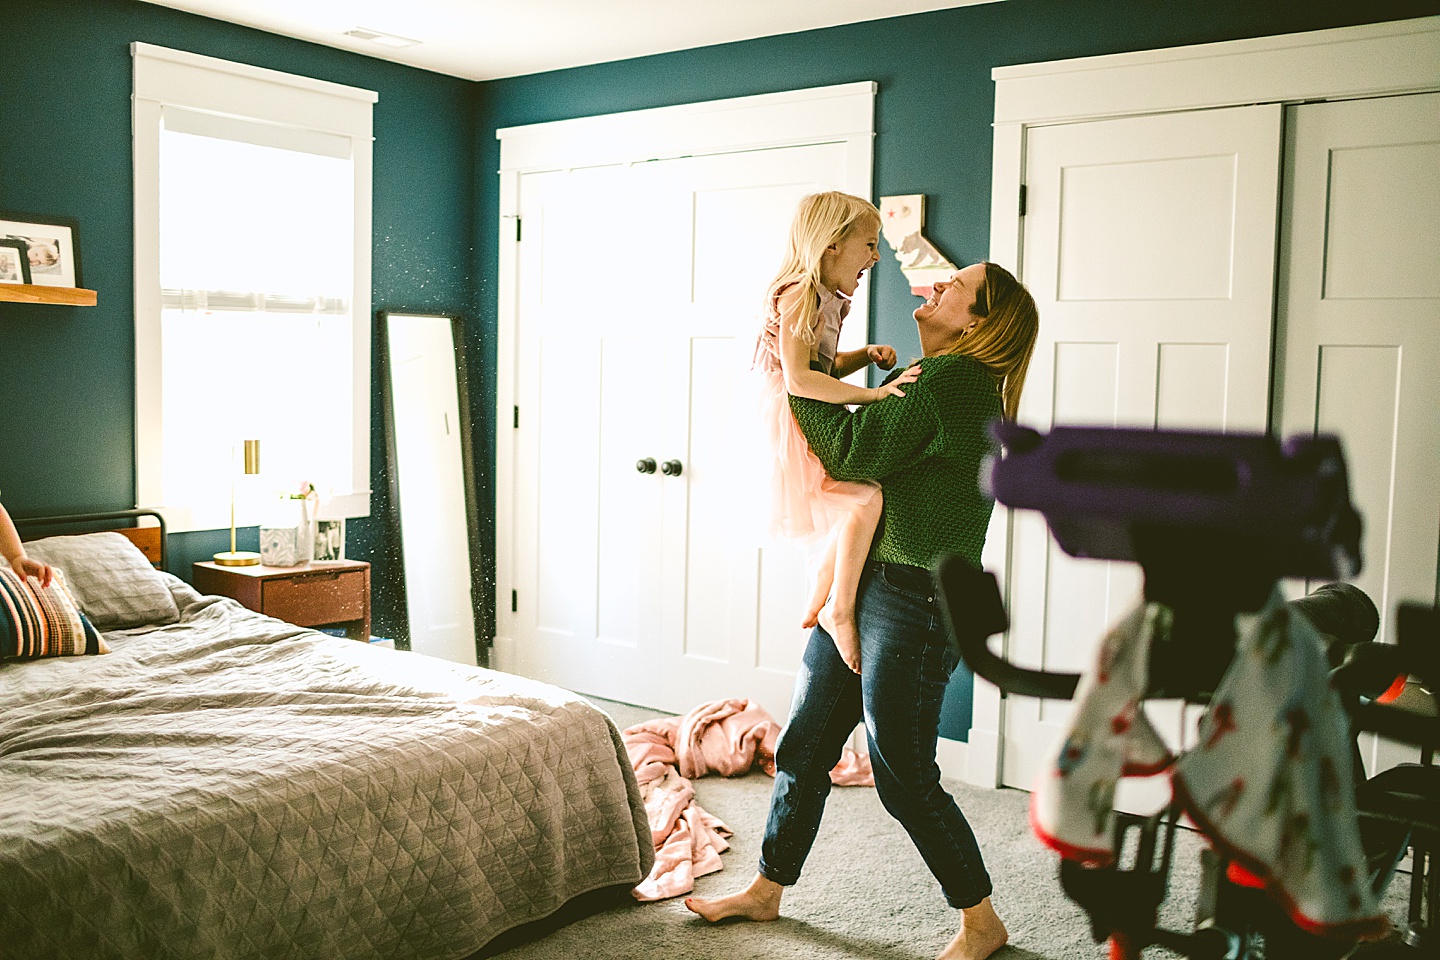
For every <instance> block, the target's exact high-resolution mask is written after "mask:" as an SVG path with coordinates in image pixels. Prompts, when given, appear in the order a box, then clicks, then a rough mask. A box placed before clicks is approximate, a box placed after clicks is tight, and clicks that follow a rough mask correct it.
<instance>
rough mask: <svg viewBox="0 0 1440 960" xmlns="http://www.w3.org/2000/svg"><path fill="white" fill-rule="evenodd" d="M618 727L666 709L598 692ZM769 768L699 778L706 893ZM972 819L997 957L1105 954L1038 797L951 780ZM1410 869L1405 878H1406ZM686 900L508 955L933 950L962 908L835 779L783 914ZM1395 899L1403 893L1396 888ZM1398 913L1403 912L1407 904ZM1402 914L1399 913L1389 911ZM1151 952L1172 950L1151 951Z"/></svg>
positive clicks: (1184, 840) (735, 855)
mask: <svg viewBox="0 0 1440 960" xmlns="http://www.w3.org/2000/svg"><path fill="white" fill-rule="evenodd" d="M596 702H597V705H599V706H600V707H601V708H602V709H604V710H605V711H606V712H607V713H609V714H610V715H611V716H612V717H613V718H614V719H615V721H616V723H617V725H618V726H620V728H621V729H624V728H625V727H626V726H628V725H630V724H633V723H638V722H640V721H641V720H647V719H650V718H652V717H656V716H661V714H658V713H655V712H654V711H649V710H641V709H639V708H635V707H629V706H626V705H624V704H616V703H612V702H609V701H596ZM771 782H772V781H771V780H770V778H769V777H767V776H765V775H764V774H758V773H757V774H750V775H748V776H745V777H737V778H735V779H731V780H726V779H723V778H719V777H705V778H701V779H699V780H697V781H695V790H696V797H697V799H698V801H699V802H700V804H701V806H703V807H704V808H705V809H706V810H709V811H710V812H711V813H713V814H715V815H716V816H718V817H720V818H721V819H722V820H724V821H725V822H726V823H727V824H728V825H729V826H730V828H731V829H732V830H734V831H735V835H734V837H732V838H731V841H730V843H731V847H730V850H729V852H727V853H726V854H725V855H724V860H725V869H724V870H722V871H720V872H719V873H715V874H711V875H710V876H707V877H701V878H700V879H699V880H698V881H696V884H695V895H696V896H702V897H704V896H718V895H723V894H726V893H730V892H732V891H733V890H735V889H736V888H737V887H740V886H743V885H744V884H745V883H747V882H749V880H750V878H751V877H752V876H753V875H754V872H755V863H756V860H757V857H758V855H759V847H760V836H761V832H762V830H763V828H764V824H765V816H766V811H767V808H768V804H769V799H770V785H771ZM946 786H947V787H948V788H949V790H950V791H951V793H953V794H954V796H955V798H956V800H957V801H958V802H959V804H960V807H961V809H962V810H964V811H965V815H966V817H967V818H968V819H969V820H970V823H971V825H972V826H973V828H974V830H975V833H976V835H977V836H978V837H979V840H980V847H981V849H982V850H983V851H984V854H985V860H986V865H987V867H988V868H989V870H990V874H991V877H992V878H993V880H994V884H995V893H994V903H995V906H996V909H997V910H998V911H999V912H1000V915H1001V916H1002V917H1003V918H1004V920H1005V923H1006V925H1007V926H1008V927H1009V929H1010V946H1009V947H1007V948H1005V949H1004V950H1002V951H1001V952H1000V953H999V954H997V955H996V956H997V958H998V960H1039V958H1043V960H1068V958H1072V957H1073V958H1086V960H1097V958H1101V957H1104V956H1105V955H1106V952H1105V947H1104V946H1097V945H1096V944H1095V943H1094V942H1093V941H1091V939H1090V936H1089V928H1088V925H1087V923H1086V920H1085V916H1084V913H1083V912H1082V911H1081V910H1080V909H1079V908H1078V907H1076V906H1075V905H1074V904H1073V903H1071V902H1070V901H1069V900H1068V899H1066V897H1065V895H1064V894H1063V893H1062V892H1061V890H1060V887H1059V882H1058V880H1057V877H1056V858H1055V856H1054V855H1052V854H1051V853H1050V852H1049V851H1048V850H1046V849H1044V848H1043V847H1041V846H1040V844H1039V843H1038V842H1037V841H1036V840H1035V839H1034V837H1033V836H1032V835H1031V833H1030V830H1029V826H1028V822H1027V819H1026V805H1027V803H1028V800H1029V794H1027V793H1024V792H1022V791H1018V790H982V789H978V788H975V787H971V786H968V785H966V784H962V783H953V782H947V783H946ZM1200 847H1201V843H1200V841H1199V840H1198V838H1196V837H1195V836H1193V835H1191V834H1189V833H1186V834H1184V835H1182V836H1181V837H1180V840H1179V841H1178V842H1177V845H1176V855H1175V869H1174V871H1173V872H1172V877H1171V888H1170V895H1169V897H1168V898H1167V900H1166V902H1165V904H1164V908H1163V912H1162V917H1161V919H1162V925H1163V926H1165V927H1168V928H1170V929H1180V930H1187V929H1189V928H1190V926H1191V921H1192V918H1193V916H1194V911H1195V897H1196V892H1197V887H1198V867H1197V864H1198V856H1199V850H1200ZM1407 881H1408V878H1403V877H1402V878H1401V883H1399V884H1397V886H1401V887H1403V886H1405V885H1406V882H1407ZM682 900H683V898H682V897H677V898H675V899H673V900H667V901H661V902H659V903H648V904H637V903H630V902H625V903H622V904H621V905H619V906H616V907H612V908H610V909H606V910H603V911H601V912H599V913H596V914H594V915H592V916H588V917H585V918H583V919H580V920H578V921H576V922H574V923H571V924H569V925H567V926H564V927H561V928H560V929H558V930H554V931H553V932H548V933H546V934H545V935H544V936H541V937H540V938H539V939H536V940H534V941H532V942H528V943H523V944H521V945H519V946H515V947H512V948H511V949H508V950H506V951H504V952H503V953H499V954H498V956H499V957H500V958H502V960H576V958H587V960H590V958H596V960H607V958H615V960H629V958H636V960H639V958H646V960H650V958H657V957H665V958H679V960H752V958H753V960H761V958H764V960H850V958H869V960H931V958H933V957H934V956H935V954H936V953H938V952H939V951H940V949H941V948H942V947H944V945H945V944H946V943H948V942H949V940H950V938H951V937H952V936H954V933H955V930H956V928H957V926H956V925H957V923H958V914H957V913H956V912H955V911H954V910H951V909H950V908H949V907H948V906H947V905H946V903H945V900H944V898H943V897H942V896H941V894H940V888H939V885H938V884H936V882H935V880H934V878H933V877H931V875H930V872H929V871H928V870H927V869H926V868H925V865H924V863H923V862H922V861H921V859H920V855H919V854H918V853H917V852H916V851H915V847H914V846H913V845H912V844H911V843H910V840H909V838H908V837H907V836H906V835H905V832H904V830H902V829H901V827H900V825H899V824H898V823H896V822H895V820H893V819H892V818H891V817H890V816H889V814H887V813H886V812H885V810H884V809H883V808H882V807H881V805H880V801H879V799H878V798H877V797H876V795H875V791H874V790H873V789H871V788H868V787H837V788H835V790H834V791H833V792H832V793H831V795H830V802H829V804H828V806H827V807H826V813H825V821H824V823H823V824H822V826H821V828H820V836H819V838H818V840H817V842H816V844H815V848H814V851H813V852H812V854H811V856H810V859H809V860H808V861H807V863H806V868H805V874H804V876H802V877H801V879H800V882H799V883H798V884H797V885H795V886H794V887H792V888H791V889H790V890H788V891H787V892H786V895H785V902H784V904H783V906H782V907H781V912H782V917H781V919H780V920H777V921H775V922H773V923H766V924H755V923H746V922H742V921H726V922H722V923H719V924H713V925H712V924H709V923H707V922H705V921H704V920H701V919H700V918H699V917H696V916H695V915H694V914H692V913H690V912H689V911H688V910H686V909H685V906H684V904H683V903H682ZM1391 901H1392V902H1391V906H1396V905H1397V904H1398V894H1397V893H1395V892H1394V891H1392V895H1391ZM1398 909H1399V910H1400V912H1399V913H1398V914H1395V915H1396V916H1397V917H1403V905H1399V907H1398ZM1392 912H1393V911H1392ZM1145 955H1146V957H1147V958H1148V957H1155V958H1163V957H1173V956H1175V954H1173V953H1171V952H1169V951H1166V950H1163V949H1160V948H1151V949H1150V950H1147V951H1146V953H1145Z"/></svg>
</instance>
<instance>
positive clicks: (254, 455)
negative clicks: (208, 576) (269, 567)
mask: <svg viewBox="0 0 1440 960" xmlns="http://www.w3.org/2000/svg"><path fill="white" fill-rule="evenodd" d="M245 472H246V473H247V474H249V475H251V476H253V475H255V474H257V473H259V472H260V441H259V440H246V441H245ZM215 562H216V563H218V564H220V566H222V567H252V566H255V565H256V564H258V563H259V562H260V554H258V553H251V552H250V551H249V550H236V549H235V451H234V450H233V448H232V450H231V451H230V549H229V550H228V551H226V552H223V553H217V554H215Z"/></svg>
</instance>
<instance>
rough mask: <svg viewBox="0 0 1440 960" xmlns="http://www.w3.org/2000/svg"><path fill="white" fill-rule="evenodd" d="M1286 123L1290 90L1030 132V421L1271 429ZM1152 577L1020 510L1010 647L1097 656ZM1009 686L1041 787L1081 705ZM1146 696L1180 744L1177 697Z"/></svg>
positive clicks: (1019, 764)
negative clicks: (1274, 102) (1269, 99)
mask: <svg viewBox="0 0 1440 960" xmlns="http://www.w3.org/2000/svg"><path fill="white" fill-rule="evenodd" d="M1280 134H1281V110H1280V107H1279V106H1259V107H1241V108H1233V109H1227V110H1211V111H1196V112H1192V113H1181V114H1165V115H1157V116H1144V117H1133V118H1125V119H1118V120H1104V121H1097V122H1091V123H1079V124H1068V125H1059V126H1053V127H1039V128H1034V129H1032V130H1031V131H1030V132H1029V134H1028V136H1027V140H1026V144H1025V151H1026V160H1025V184H1026V191H1027V199H1028V204H1029V211H1028V213H1027V215H1026V218H1025V221H1024V236H1025V247H1024V259H1023V274H1024V280H1025V282H1026V284H1027V285H1028V286H1029V288H1030V290H1031V291H1032V293H1033V294H1034V295H1035V298H1036V301H1037V304H1038V306H1039V309H1040V340H1039V344H1038V346H1037V348H1036V352H1035V356H1034V359H1033V361H1032V363H1031V367H1030V372H1029V376H1028V378H1027V381H1026V386H1025V396H1024V399H1023V401H1022V404H1021V413H1020V419H1021V421H1022V422H1024V423H1026V424H1028V425H1030V426H1034V427H1037V428H1040V429H1042V430H1043V429H1048V428H1049V427H1050V426H1051V425H1053V424H1099V425H1122V426H1141V427H1162V428H1206V429H1218V430H1264V429H1265V426H1266V414H1267V407H1268V403H1269V392H1268V382H1269V374H1270V356H1271V353H1270V342H1271V321H1272V313H1273V311H1272V308H1273V298H1272V290H1273V271H1274V264H1275V242H1276V240H1275V234H1276V217H1277V206H1278V197H1277V171H1278V169H1279V163H1280ZM1141 587H1142V583H1141V576H1140V570H1139V568H1138V567H1137V566H1135V565H1134V564H1121V563H1109V562H1102V561H1096V560H1076V559H1073V558H1071V557H1069V556H1066V555H1065V554H1064V553H1063V552H1062V551H1061V550H1060V549H1059V547H1057V546H1056V545H1055V543H1054V540H1053V539H1052V538H1051V537H1050V534H1049V530H1048V528H1047V527H1046V524H1045V520H1044V517H1042V516H1041V515H1039V514H1035V513H1031V512H1028V511H1018V512H1017V513H1016V515H1015V526H1014V539H1013V546H1012V567H1011V583H1010V592H1011V601H1010V615H1011V621H1012V625H1011V631H1010V654H1011V656H1012V657H1013V658H1014V659H1015V660H1016V661H1017V662H1019V663H1022V664H1025V665H1029V666H1041V667H1045V668H1047V669H1052V670H1060V671H1080V670H1083V669H1085V668H1087V667H1088V666H1089V663H1090V660H1091V657H1092V655H1093V652H1094V650H1095V648H1096V645H1097V643H1098V642H1099V640H1100V638H1101V636H1102V635H1103V633H1104V632H1105V630H1106V629H1107V628H1108V627H1109V625H1110V624H1112V623H1114V622H1115V621H1117V620H1119V619H1120V618H1121V617H1122V616H1123V615H1124V614H1125V613H1126V612H1127V611H1128V610H1129V609H1130V607H1131V606H1132V605H1133V604H1134V603H1136V602H1137V600H1139V598H1140V596H1141ZM1006 704H1007V707H1006V719H1005V735H1004V743H1003V781H1004V783H1006V784H1008V785H1012V786H1017V787H1023V788H1027V789H1028V788H1030V787H1031V786H1033V784H1034V780H1035V776H1036V774H1037V772H1038V770H1039V768H1040V763H1041V760H1042V759H1043V758H1044V757H1045V756H1046V754H1047V753H1048V751H1049V750H1050V749H1051V747H1052V746H1053V745H1054V744H1055V743H1056V741H1057V738H1059V737H1060V736H1061V734H1062V731H1063V729H1064V726H1065V723H1066V722H1067V720H1068V718H1069V716H1070V711H1071V706H1070V704H1069V703H1065V702H1054V701H1038V700H1033V699H1030V698H1026V697H1012V698H1009V699H1008V700H1007V701H1006ZM1148 709H1149V713H1150V717H1151V719H1152V721H1153V722H1155V724H1156V726H1157V727H1158V728H1159V729H1160V730H1161V731H1162V733H1163V734H1164V735H1165V736H1166V737H1167V739H1169V740H1170V741H1171V742H1172V745H1173V744H1175V743H1176V742H1177V741H1178V740H1179V738H1180V733H1181V724H1182V716H1181V712H1180V709H1179V706H1178V704H1174V703H1172V704H1168V705H1167V704H1159V705H1153V706H1151V707H1150V708H1148ZM1130 786H1131V785H1126V789H1129V788H1130ZM1166 792H1168V791H1167V790H1165V789H1158V790H1151V791H1146V790H1145V789H1144V788H1143V786H1142V787H1141V788H1138V792H1137V793H1136V794H1134V795H1127V794H1125V793H1122V795H1121V798H1120V801H1119V802H1120V804H1121V805H1122V806H1124V807H1128V808H1131V809H1134V808H1136V807H1145V806H1148V805H1152V804H1153V802H1154V800H1156V799H1157V798H1160V797H1162V796H1163V794H1165V793H1166Z"/></svg>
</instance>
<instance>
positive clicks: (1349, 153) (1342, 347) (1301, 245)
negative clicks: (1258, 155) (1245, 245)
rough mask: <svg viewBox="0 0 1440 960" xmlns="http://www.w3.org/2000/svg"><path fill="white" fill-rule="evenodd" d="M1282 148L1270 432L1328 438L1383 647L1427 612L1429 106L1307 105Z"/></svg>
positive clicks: (1430, 588) (1434, 309)
mask: <svg viewBox="0 0 1440 960" xmlns="http://www.w3.org/2000/svg"><path fill="white" fill-rule="evenodd" d="M1287 139H1288V141H1289V144H1290V145H1289V148H1288V149H1287V152H1286V167H1285V169H1286V176H1287V187H1286V203H1285V221H1284V222H1285V231H1284V235H1283V237H1282V243H1283V246H1282V251H1283V253H1284V256H1285V258H1286V262H1287V264H1288V268H1287V269H1286V270H1284V271H1283V272H1282V273H1281V275H1280V283H1279V291H1280V297H1281V309H1280V317H1281V322H1282V330H1283V331H1284V338H1283V348H1282V349H1281V351H1280V352H1279V356H1278V358H1277V361H1278V362H1277V370H1276V378H1277V384H1276V398H1277V406H1278V410H1277V414H1276V420H1277V422H1278V423H1279V425H1280V427H1281V429H1282V430H1283V431H1284V432H1285V433H1286V434H1292V433H1310V432H1312V431H1321V432H1326V433H1336V434H1338V435H1339V436H1340V438H1341V441H1342V443H1343V444H1344V447H1345V457H1346V461H1347V463H1348V465H1349V469H1350V482H1351V494H1352V496H1353V497H1354V498H1355V500H1356V504H1357V506H1358V507H1359V509H1360V512H1361V515H1362V517H1363V519H1364V533H1363V540H1362V543H1361V549H1362V553H1363V564H1364V567H1363V569H1362V570H1361V572H1360V574H1359V576H1357V577H1356V578H1355V581H1354V582H1355V584H1356V585H1357V586H1359V587H1360V588H1361V589H1363V590H1364V591H1365V592H1366V593H1368V594H1369V595H1370V597H1371V598H1372V599H1373V600H1374V601H1375V603H1376V606H1378V607H1379V608H1380V617H1381V626H1380V638H1381V639H1384V640H1390V641H1393V640H1394V639H1395V637H1394V634H1393V630H1394V615H1395V609H1396V606H1397V605H1398V604H1400V603H1401V602H1404V601H1419V602H1422V603H1430V602H1433V601H1434V600H1435V598H1436V574H1437V570H1436V556H1437V547H1440V482H1437V476H1440V472H1437V470H1436V464H1437V463H1440V376H1437V375H1436V372H1437V371H1440V322H1437V317H1440V94H1423V95H1417V96H1404V97H1388V98H1379V99H1373V100H1354V101H1345V102H1338V103H1317V104H1304V105H1302V106H1299V107H1295V108H1292V111H1291V113H1290V115H1289V117H1288V119H1287ZM1406 754H1407V751H1399V750H1390V749H1387V748H1386V747H1385V746H1384V745H1383V744H1371V745H1369V746H1368V748H1367V757H1366V759H1367V762H1368V763H1369V764H1370V765H1371V770H1372V772H1373V770H1375V769H1376V766H1377V765H1378V766H1379V767H1385V766H1389V765H1390V764H1391V763H1393V762H1394V761H1395V760H1398V759H1402V758H1404V757H1405V756H1406Z"/></svg>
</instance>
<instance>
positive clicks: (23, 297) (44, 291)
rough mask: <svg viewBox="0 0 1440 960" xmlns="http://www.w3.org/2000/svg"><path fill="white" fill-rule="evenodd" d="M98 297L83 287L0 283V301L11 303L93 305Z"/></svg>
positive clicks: (92, 291)
mask: <svg viewBox="0 0 1440 960" xmlns="http://www.w3.org/2000/svg"><path fill="white" fill-rule="evenodd" d="M98 299H99V294H97V293H96V292H95V291H94V290H86V289H85V288H84V287H43V286H40V285H39V284H35V283H0V301H6V300H8V301H10V302H11V303H63V304H68V305H70V306H72V307H93V306H95V302H96V301H97V300H98Z"/></svg>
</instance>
